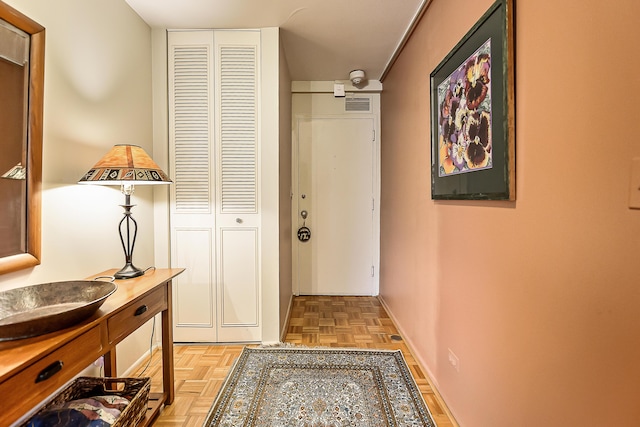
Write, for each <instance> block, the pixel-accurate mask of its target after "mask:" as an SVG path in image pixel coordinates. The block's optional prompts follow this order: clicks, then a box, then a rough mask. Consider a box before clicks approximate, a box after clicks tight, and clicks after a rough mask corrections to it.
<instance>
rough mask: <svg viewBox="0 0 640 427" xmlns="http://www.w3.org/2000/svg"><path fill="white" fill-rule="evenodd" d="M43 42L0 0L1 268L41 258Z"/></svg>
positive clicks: (37, 30)
mask: <svg viewBox="0 0 640 427" xmlns="http://www.w3.org/2000/svg"><path fill="white" fill-rule="evenodd" d="M44 42H45V30H44V27H42V26H41V25H40V24H38V23H36V22H35V21H33V20H31V19H30V18H28V17H26V16H24V15H23V14H21V13H20V12H18V11H17V10H15V9H13V8H12V7H11V6H9V5H7V4H5V3H3V2H2V1H0V93H1V94H2V96H1V97H0V129H1V132H0V152H2V156H0V274H2V273H8V272H11V271H16V270H20V269H24V268H29V267H33V266H35V265H37V264H40V192H41V187H42V110H43V95H44Z"/></svg>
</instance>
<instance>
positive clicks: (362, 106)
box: [344, 97, 371, 113]
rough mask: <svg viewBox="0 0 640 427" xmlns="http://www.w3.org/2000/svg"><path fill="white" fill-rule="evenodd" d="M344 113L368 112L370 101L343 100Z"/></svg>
mask: <svg viewBox="0 0 640 427" xmlns="http://www.w3.org/2000/svg"><path fill="white" fill-rule="evenodd" d="M344 111H356V112H360V113H362V112H367V113H368V112H370V111H371V99H369V98H349V97H347V98H345V99H344Z"/></svg>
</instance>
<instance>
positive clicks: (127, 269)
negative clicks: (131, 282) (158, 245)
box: [113, 263, 144, 279]
mask: <svg viewBox="0 0 640 427" xmlns="http://www.w3.org/2000/svg"><path fill="white" fill-rule="evenodd" d="M143 274H144V271H142V270H140V269H139V268H138V267H136V266H135V265H133V264H131V263H127V264H125V266H124V267H122V268H121V269H120V271H118V272H117V273H116V274H114V275H113V276H114V277H115V278H116V279H133V278H134V277H138V276H142V275H143Z"/></svg>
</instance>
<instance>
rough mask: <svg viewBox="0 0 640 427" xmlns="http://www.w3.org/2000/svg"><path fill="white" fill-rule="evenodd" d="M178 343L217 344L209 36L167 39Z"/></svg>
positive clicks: (201, 33) (184, 34) (211, 51)
mask: <svg viewBox="0 0 640 427" xmlns="http://www.w3.org/2000/svg"><path fill="white" fill-rule="evenodd" d="M168 54H169V58H168V59H169V61H168V65H169V73H168V77H169V82H168V83H169V154H170V155H169V159H170V169H171V171H172V175H173V181H174V184H173V185H172V186H171V187H172V188H171V218H170V221H171V265H172V266H173V267H177V266H180V267H186V271H185V274H183V275H181V277H180V278H177V279H176V280H177V281H176V285H175V286H174V287H173V292H174V295H173V300H174V301H175V302H174V313H175V314H174V340H175V341H177V342H180V341H188V342H215V341H217V329H216V326H217V325H216V315H215V312H216V297H217V293H216V265H215V262H216V257H215V241H216V221H215V207H214V204H215V184H214V179H215V162H214V161H213V158H214V156H213V153H214V142H213V134H214V133H213V126H214V116H213V113H212V111H213V102H214V97H213V76H214V72H213V67H214V47H213V32H211V31H195V32H192V31H185V32H181V31H177V32H169V33H168Z"/></svg>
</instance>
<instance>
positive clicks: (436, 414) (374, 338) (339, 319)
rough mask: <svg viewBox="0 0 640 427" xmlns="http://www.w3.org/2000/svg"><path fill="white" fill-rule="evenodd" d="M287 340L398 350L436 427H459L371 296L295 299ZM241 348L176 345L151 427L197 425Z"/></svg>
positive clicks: (156, 367) (158, 376)
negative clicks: (164, 401) (168, 387)
mask: <svg viewBox="0 0 640 427" xmlns="http://www.w3.org/2000/svg"><path fill="white" fill-rule="evenodd" d="M285 341H286V342H289V343H295V344H300V345H305V346H310V347H311V346H324V347H339V348H365V349H372V348H375V349H387V350H396V349H399V350H402V352H403V355H404V357H405V360H406V362H407V365H408V366H409V368H410V369H411V373H412V374H413V376H414V378H415V380H416V383H417V385H418V388H419V389H420V391H421V393H422V396H423V397H424V400H425V402H426V403H427V406H428V407H429V410H430V411H431V414H432V416H433V418H434V421H435V422H436V423H437V425H438V427H455V426H457V424H456V423H455V422H454V421H453V420H452V419H451V418H450V417H449V416H448V415H447V413H446V412H445V411H444V410H443V406H442V404H441V401H440V399H439V397H438V396H437V395H436V393H434V391H433V389H432V387H431V384H430V383H429V380H428V378H426V376H425V375H424V374H423V372H422V369H420V366H419V365H418V363H417V361H416V360H415V359H414V357H413V356H412V354H411V352H410V350H409V348H408V347H407V346H406V344H405V343H404V341H402V338H401V337H400V336H399V335H398V330H397V329H396V327H395V325H394V324H393V322H392V320H391V319H390V318H389V315H388V314H387V312H386V311H385V309H384V307H382V305H381V304H380V302H379V300H378V299H377V298H375V297H325V296H301V297H294V299H293V305H292V308H291V314H290V318H289V323H288V328H287V333H286V337H285ZM242 347H243V346H242V345H217V344H216V345H176V346H175V347H174V354H175V356H174V357H175V360H174V363H175V388H176V398H175V401H174V403H173V405H170V406H167V407H165V408H164V409H163V411H162V413H161V414H160V416H159V417H158V419H157V420H156V421H155V423H154V427H177V426H187V427H200V426H202V423H203V422H204V419H205V417H206V415H207V412H208V411H209V408H210V407H211V404H212V403H213V400H214V399H215V397H216V394H217V393H218V390H219V389H220V387H222V383H223V382H224V379H225V378H226V375H227V373H228V372H229V370H230V369H231V367H232V365H233V362H234V360H235V359H236V358H237V357H238V356H239V355H240V352H241V351H242ZM147 364H148V365H149V366H148V368H147V370H146V371H145V372H144V375H145V376H150V377H151V390H152V391H156V390H160V389H161V387H162V373H161V366H162V361H161V357H160V354H159V352H158V351H155V352H154V355H153V357H152V358H151V362H150V363H149V362H148V361H144V362H143V363H142V364H141V366H139V367H138V368H137V369H136V370H135V371H134V372H133V375H135V376H138V375H140V373H141V372H142V371H143V369H144V368H145V366H146V365H147Z"/></svg>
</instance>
